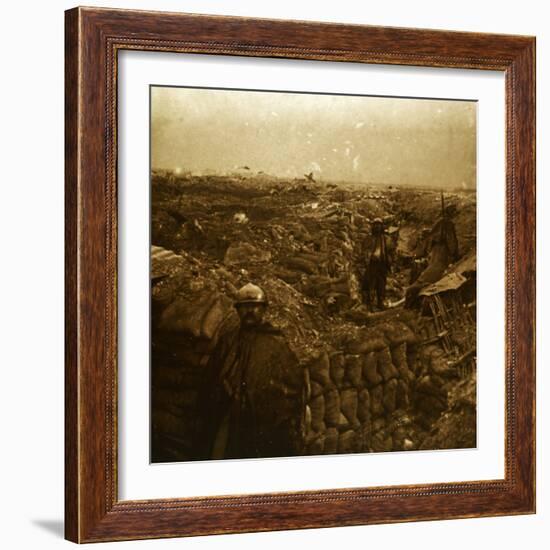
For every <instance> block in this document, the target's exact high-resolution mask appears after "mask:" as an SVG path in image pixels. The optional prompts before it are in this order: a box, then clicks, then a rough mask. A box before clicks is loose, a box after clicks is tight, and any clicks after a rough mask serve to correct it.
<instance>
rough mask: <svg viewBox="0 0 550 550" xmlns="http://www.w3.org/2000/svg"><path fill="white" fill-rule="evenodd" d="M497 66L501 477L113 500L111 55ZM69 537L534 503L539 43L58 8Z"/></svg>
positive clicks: (482, 512) (287, 525) (438, 513)
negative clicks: (500, 83)
mask: <svg viewBox="0 0 550 550" xmlns="http://www.w3.org/2000/svg"><path fill="white" fill-rule="evenodd" d="M125 49H132V50H155V51H166V52H180V53H181V54H182V55H185V54H186V53H199V54H223V55H237V56H260V57H275V58H295V59H309V60H321V61H323V60H326V61H348V62H349V61H352V62H357V63H377V64H391V65H411V66H428V67H455V68H470V69H478V70H493V71H495V70H496V71H501V72H503V73H504V74H505V82H506V84H505V86H506V298H505V303H506V360H505V369H506V374H505V376H506V413H505V416H506V427H505V433H506V443H505V477H504V479H493V480H479V481H474V482H460V483H435V484H427V485H410V486H389V487H376V488H369V487H364V488H356V489H338V490H322V491H303V492H294V493H278V494H255V495H248V496H239V495H231V496H222V497H196V498H181V499H170V500H166V499H162V500H145V501H120V500H119V499H118V496H117V477H118V476H117V399H118V398H117V268H116V266H117V173H116V159H117V148H116V144H117V134H116V123H117V53H118V52H119V51H121V50H125ZM65 55H66V69H65V70H66V107H65V140H66V142H65V143H66V166H65V182H66V183H65V184H66V234H65V236H66V269H65V277H66V282H65V285H66V310H65V312H66V355H65V363H66V367H65V368H66V371H65V372H66V374H65V384H66V390H65V392H66V393H65V410H66V413H65V438H66V443H65V445H66V451H65V453H66V458H65V471H66V474H65V475H66V492H65V533H66V538H67V539H69V540H71V541H74V542H96V541H113V540H127V539H146V538H158V537H177V536H188V535H205V534H214V533H238V532H247V531H268V530H279V529H299V528H315V527H329V526H345V525H361V524H372V523H389V522H404V521H420V520H434V519H452V518H468V517H480V516H499V515H513V514H527V513H534V511H535V39H534V37H528V36H510V35H495V34H479V33H465V32H448V31H433V30H420V29H406V28H389V27H388V28H386V27H370V26H359V25H342V24H326V23H312V22H297V21H283V20H261V19H249V18H238V17H218V16H205V15H187V14H176V13H154V12H140V11H125V10H113V9H98V8H75V9H72V10H69V11H67V12H66V37H65Z"/></svg>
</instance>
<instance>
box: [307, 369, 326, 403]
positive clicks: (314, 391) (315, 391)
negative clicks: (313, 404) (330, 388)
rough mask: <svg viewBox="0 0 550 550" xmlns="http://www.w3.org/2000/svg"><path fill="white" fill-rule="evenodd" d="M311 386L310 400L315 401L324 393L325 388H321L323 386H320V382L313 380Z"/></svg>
mask: <svg viewBox="0 0 550 550" xmlns="http://www.w3.org/2000/svg"><path fill="white" fill-rule="evenodd" d="M310 376H311V375H310ZM310 386H311V392H310V394H311V395H310V399H314V398H315V397H317V396H318V395H321V394H322V393H323V391H324V388H323V386H321V384H319V382H316V381H315V380H311V383H310Z"/></svg>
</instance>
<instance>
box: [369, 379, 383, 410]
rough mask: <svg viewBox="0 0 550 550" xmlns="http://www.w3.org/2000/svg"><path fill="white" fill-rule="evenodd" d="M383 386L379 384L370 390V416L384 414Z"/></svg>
mask: <svg viewBox="0 0 550 550" xmlns="http://www.w3.org/2000/svg"><path fill="white" fill-rule="evenodd" d="M383 398H384V386H383V385H382V384H379V385H378V386H374V388H371V390H370V411H371V414H372V416H374V417H377V416H382V415H383V414H384V404H383Z"/></svg>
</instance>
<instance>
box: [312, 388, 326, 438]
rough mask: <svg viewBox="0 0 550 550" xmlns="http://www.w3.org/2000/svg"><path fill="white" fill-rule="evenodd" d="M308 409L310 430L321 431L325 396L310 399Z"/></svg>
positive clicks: (323, 424)
mask: <svg viewBox="0 0 550 550" xmlns="http://www.w3.org/2000/svg"><path fill="white" fill-rule="evenodd" d="M309 408H310V409H311V429H312V430H313V431H315V432H321V431H323V430H324V427H325V423H324V419H325V396H324V395H323V394H321V395H318V396H317V397H314V398H313V399H311V400H310V402H309Z"/></svg>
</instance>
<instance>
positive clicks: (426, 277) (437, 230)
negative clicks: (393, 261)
mask: <svg viewBox="0 0 550 550" xmlns="http://www.w3.org/2000/svg"><path fill="white" fill-rule="evenodd" d="M442 202H443V195H442ZM456 213H457V210H456V206H455V205H453V204H451V205H449V206H446V207H445V206H444V205H443V204H442V210H441V217H440V218H439V219H438V220H437V221H436V223H435V224H434V226H433V227H432V229H431V230H430V232H429V233H428V235H427V237H426V244H425V249H426V252H427V265H426V267H425V269H424V270H423V271H422V272H421V273H420V274H419V275H418V277H417V278H416V279H415V280H414V282H413V283H412V284H411V285H410V286H409V287H408V288H407V290H406V292H405V305H406V306H407V307H414V306H415V304H416V303H417V297H418V294H419V292H420V291H421V290H422V289H423V288H424V287H426V286H427V285H429V284H432V283H435V282H436V281H439V279H441V277H443V275H444V274H445V270H446V269H447V267H449V265H450V264H452V263H453V262H455V261H457V260H458V258H459V256H460V255H459V249H458V240H457V237H456V228H455V224H454V222H453V218H454V216H455V215H456Z"/></svg>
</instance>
